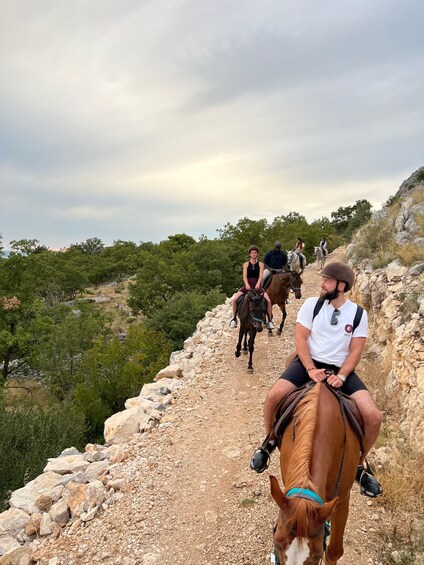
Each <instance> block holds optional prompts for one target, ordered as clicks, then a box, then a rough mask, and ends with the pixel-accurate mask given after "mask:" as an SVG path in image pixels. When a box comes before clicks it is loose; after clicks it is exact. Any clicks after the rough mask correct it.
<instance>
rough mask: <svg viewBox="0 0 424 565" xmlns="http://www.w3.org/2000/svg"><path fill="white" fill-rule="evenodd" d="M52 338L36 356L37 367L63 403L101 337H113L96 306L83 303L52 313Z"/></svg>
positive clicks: (61, 306) (35, 363) (58, 308)
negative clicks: (88, 353)
mask: <svg viewBox="0 0 424 565" xmlns="http://www.w3.org/2000/svg"><path fill="white" fill-rule="evenodd" d="M49 315H50V319H51V322H52V328H51V331H50V335H49V338H48V339H46V340H45V341H44V343H43V344H42V347H38V348H37V350H36V351H34V354H33V360H32V363H33V365H34V366H35V367H36V368H37V369H38V370H39V371H40V372H41V374H42V375H43V383H44V384H45V385H46V386H47V388H48V389H49V390H50V392H51V393H52V394H54V395H55V396H56V398H58V399H59V400H65V399H69V398H70V397H71V396H72V392H73V390H74V388H75V386H76V384H77V374H78V371H79V368H80V365H81V363H82V361H83V356H84V352H86V351H88V350H89V349H90V348H91V347H92V346H93V343H94V341H95V339H96V338H98V336H105V335H109V334H110V330H109V328H108V326H107V325H106V318H105V317H104V315H102V314H101V312H100V311H99V310H98V309H97V308H96V307H95V305H93V304H89V303H87V302H83V301H79V302H77V303H76V305H75V307H74V308H71V307H68V306H64V305H60V306H58V307H56V308H52V309H51V311H50V313H49Z"/></svg>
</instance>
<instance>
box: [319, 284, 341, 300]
mask: <svg viewBox="0 0 424 565" xmlns="http://www.w3.org/2000/svg"><path fill="white" fill-rule="evenodd" d="M338 296H339V291H338V290H337V287H336V288H335V289H334V290H333V291H332V292H329V291H328V290H322V291H321V294H320V295H319V297H320V298H322V299H323V300H328V302H331V301H332V300H335V299H336V298H337V297H338Z"/></svg>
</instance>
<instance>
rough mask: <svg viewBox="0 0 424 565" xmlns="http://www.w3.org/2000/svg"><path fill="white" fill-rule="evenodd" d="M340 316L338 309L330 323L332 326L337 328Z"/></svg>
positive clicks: (335, 310)
mask: <svg viewBox="0 0 424 565" xmlns="http://www.w3.org/2000/svg"><path fill="white" fill-rule="evenodd" d="M339 316H340V310H337V308H335V309H334V311H333V314H332V316H331V322H330V323H331V325H332V326H337V324H338V323H339Z"/></svg>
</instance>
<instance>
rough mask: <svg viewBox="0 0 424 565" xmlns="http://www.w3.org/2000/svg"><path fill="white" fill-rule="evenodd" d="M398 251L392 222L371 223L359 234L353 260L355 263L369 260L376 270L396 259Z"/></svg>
mask: <svg viewBox="0 0 424 565" xmlns="http://www.w3.org/2000/svg"><path fill="white" fill-rule="evenodd" d="M396 250H397V247H396V244H395V240H394V228H393V225H392V224H391V223H390V221H388V220H381V221H371V222H369V223H368V224H367V225H366V226H364V227H363V228H362V229H361V230H360V231H359V232H358V235H357V239H356V245H355V247H354V249H353V252H352V258H353V259H354V260H355V261H362V260H364V259H368V260H370V261H371V264H372V266H373V268H374V269H379V268H382V267H385V266H386V265H388V264H389V263H390V262H391V261H393V259H395V258H396V256H397V255H396Z"/></svg>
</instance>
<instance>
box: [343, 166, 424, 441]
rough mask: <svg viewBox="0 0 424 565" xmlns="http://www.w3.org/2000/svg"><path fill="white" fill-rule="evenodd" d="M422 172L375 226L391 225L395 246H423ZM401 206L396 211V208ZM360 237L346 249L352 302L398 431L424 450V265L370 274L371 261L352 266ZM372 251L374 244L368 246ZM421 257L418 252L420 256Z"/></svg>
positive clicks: (378, 216) (404, 187) (390, 267)
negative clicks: (395, 403)
mask: <svg viewBox="0 0 424 565" xmlns="http://www.w3.org/2000/svg"><path fill="white" fill-rule="evenodd" d="M423 190H424V167H421V168H420V169H418V171H416V172H415V173H413V174H412V175H411V177H409V179H407V180H406V181H404V182H403V183H402V185H401V187H400V188H399V191H398V192H397V193H396V195H395V197H394V199H397V200H398V203H397V206H398V207H397V208H396V209H395V210H397V212H396V213H393V209H392V210H390V209H389V207H386V208H383V210H381V211H380V212H378V213H377V214H375V215H374V217H373V221H376V222H378V221H389V222H390V224H391V225H392V227H393V238H394V241H395V242H396V244H397V245H400V246H402V245H404V244H409V245H411V244H412V245H414V246H417V249H418V253H417V256H420V249H421V248H422V247H423V246H424V237H422V233H423V223H424V202H422V201H420V200H421V195H422V193H423ZM399 204H400V206H399ZM358 239H359V235H358V237H357V238H356V240H354V241H353V242H352V244H351V245H350V246H349V247H348V249H347V256H348V258H349V259H350V260H352V262H353V264H354V267H355V269H356V272H357V284H356V285H355V289H354V291H353V296H352V298H353V300H355V301H357V302H359V303H361V304H363V305H364V306H365V307H366V308H367V310H368V312H369V318H370V332H369V336H370V339H369V352H370V353H372V354H374V356H375V359H376V360H377V362H378V363H379V364H380V365H381V370H386V371H387V376H386V379H385V387H386V391H385V392H386V394H388V395H389V396H390V395H396V396H397V397H398V398H399V400H400V404H401V412H402V416H401V421H400V430H401V432H402V433H403V434H404V435H405V436H406V438H407V439H408V441H409V442H410V443H411V445H412V446H413V447H415V448H416V449H418V450H423V449H424V418H423V414H424V341H423V328H424V263H422V262H418V263H416V264H414V265H412V266H409V267H406V266H403V265H402V262H401V261H400V260H399V259H396V260H394V261H392V262H390V263H389V264H388V265H387V266H386V267H384V268H379V269H373V268H372V266H371V263H370V261H367V260H361V261H356V262H355V248H356V246H357V245H358ZM368 244H369V245H370V246H372V244H373V242H372V241H370V242H368ZM421 256H422V253H421Z"/></svg>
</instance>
